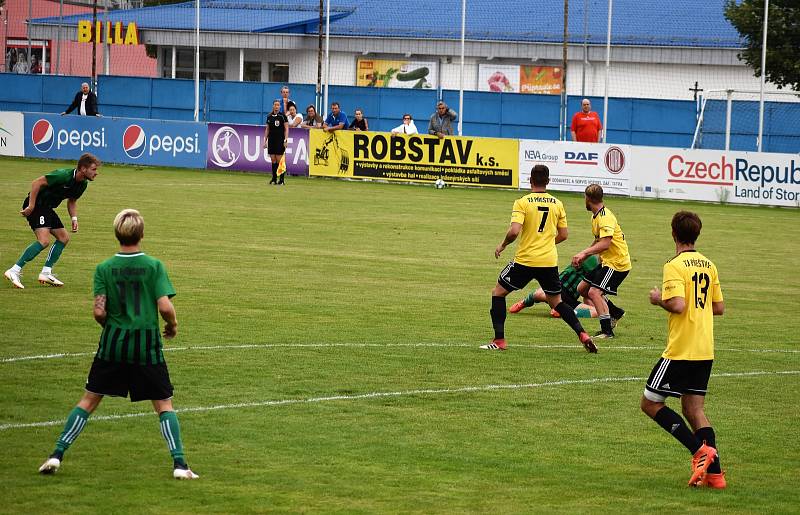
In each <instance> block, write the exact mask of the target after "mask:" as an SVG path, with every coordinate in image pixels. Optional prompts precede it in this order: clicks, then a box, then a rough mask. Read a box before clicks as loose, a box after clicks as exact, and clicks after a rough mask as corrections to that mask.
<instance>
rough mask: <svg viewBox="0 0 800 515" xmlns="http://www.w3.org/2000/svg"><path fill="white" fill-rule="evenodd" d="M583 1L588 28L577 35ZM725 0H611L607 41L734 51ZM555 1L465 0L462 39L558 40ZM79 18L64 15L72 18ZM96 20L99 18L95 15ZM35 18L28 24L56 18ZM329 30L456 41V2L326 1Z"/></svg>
mask: <svg viewBox="0 0 800 515" xmlns="http://www.w3.org/2000/svg"><path fill="white" fill-rule="evenodd" d="M584 3H585V4H586V5H587V6H588V8H587V12H586V17H587V20H588V30H587V31H586V34H585V35H584ZM724 4H725V0H702V1H691V2H670V1H668V0H618V1H617V2H615V3H614V6H613V8H614V11H613V18H612V44H614V45H657V46H687V47H705V48H709V47H712V48H740V47H742V46H743V39H742V38H741V37H740V36H739V33H738V32H737V31H736V29H735V28H734V27H733V26H732V25H731V24H730V23H729V22H728V21H727V20H726V19H725V17H724V15H723V8H724ZM194 5H195V4H194V2H187V3H182V4H173V5H165V6H159V7H148V8H143V9H131V10H118V11H113V12H111V13H109V16H110V17H112V18H113V19H114V20H115V21H117V20H118V21H123V22H126V23H127V22H129V21H135V22H137V24H138V25H139V27H140V28H144V29H164V30H169V29H174V30H190V29H193V28H194V16H195V14H194ZM200 5H201V8H202V9H201V16H200V27H201V30H207V31H230V32H275V33H309V34H314V33H316V32H317V24H318V22H319V11H318V9H319V1H318V0H295V1H292V2H291V3H287V0H283V1H281V0H246V1H241V0H238V1H237V0H203V1H201V4H200ZM563 5H564V4H563V0H542V1H537V2H534V1H532V0H501V1H497V0H468V1H467V23H466V38H467V39H469V40H488V41H506V42H515V41H517V42H531V43H534V42H546V43H561V42H562V41H563V23H564V14H563ZM607 9H608V0H585V2H581V1H573V2H570V10H569V41H570V42H571V43H583V41H584V37H585V38H586V40H587V41H588V43H590V44H605V40H606V21H607V18H608V10H607ZM80 19H86V15H85V14H83V15H75V16H68V17H65V18H64V23H65V24H74V23H77V20H80ZM101 19H102V18H101ZM57 21H58V18H39V19H36V20H33V22H34V23H36V24H53V23H57ZM331 34H333V35H340V36H372V37H376V36H377V37H408V38H417V39H458V38H460V34H461V0H436V1H435V2H434V1H432V0H403V1H402V2H392V1H388V0H345V1H344V2H339V1H336V0H331Z"/></svg>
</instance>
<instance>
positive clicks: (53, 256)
mask: <svg viewBox="0 0 800 515" xmlns="http://www.w3.org/2000/svg"><path fill="white" fill-rule="evenodd" d="M36 243H39V242H38V241H37V242H36ZM66 246H67V244H66V243H63V242H61V241H60V240H56V242H55V243H53V246H52V247H50V252H49V253H48V254H47V261H45V262H44V266H49V267H52V266H53V265H55V264H56V261H58V258H60V257H61V252H62V251H63V250H64V247H66Z"/></svg>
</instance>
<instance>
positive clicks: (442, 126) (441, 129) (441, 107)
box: [428, 100, 458, 138]
mask: <svg viewBox="0 0 800 515" xmlns="http://www.w3.org/2000/svg"><path fill="white" fill-rule="evenodd" d="M456 120H458V113H456V112H455V111H453V110H452V109H450V108H449V107H447V104H445V103H444V101H443V100H439V102H438V103H437V104H436V112H435V113H433V114H432V115H431V121H430V123H429V124H428V134H432V135H434V136H438V137H439V138H444V137H445V136H452V135H453V134H455V130H454V129H453V123H455V121H456Z"/></svg>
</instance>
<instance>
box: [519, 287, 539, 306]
mask: <svg viewBox="0 0 800 515" xmlns="http://www.w3.org/2000/svg"><path fill="white" fill-rule="evenodd" d="M534 293H535V292H533V291H532V292H530V293H529V294H527V295H526V296H525V298H524V299H522V304H524V305H525V307H526V308H529V307H531V306H533V305H534V304H536V301H535V300H533V294H534Z"/></svg>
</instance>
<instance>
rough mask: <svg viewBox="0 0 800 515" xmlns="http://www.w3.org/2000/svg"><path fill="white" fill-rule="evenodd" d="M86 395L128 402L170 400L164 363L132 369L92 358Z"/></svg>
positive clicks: (169, 387)
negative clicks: (128, 397)
mask: <svg viewBox="0 0 800 515" xmlns="http://www.w3.org/2000/svg"><path fill="white" fill-rule="evenodd" d="M86 391H87V392H91V393H96V394H98V395H110V396H112V397H127V396H128V393H129V392H130V395H131V402H137V401H163V400H166V399H169V398H171V397H172V383H171V382H170V381H169V371H168V370H167V364H166V363H159V364H157V365H133V364H130V363H116V362H114V361H105V360H102V359H98V358H94V362H93V363H92V368H91V370H89V378H88V379H87V380H86Z"/></svg>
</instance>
